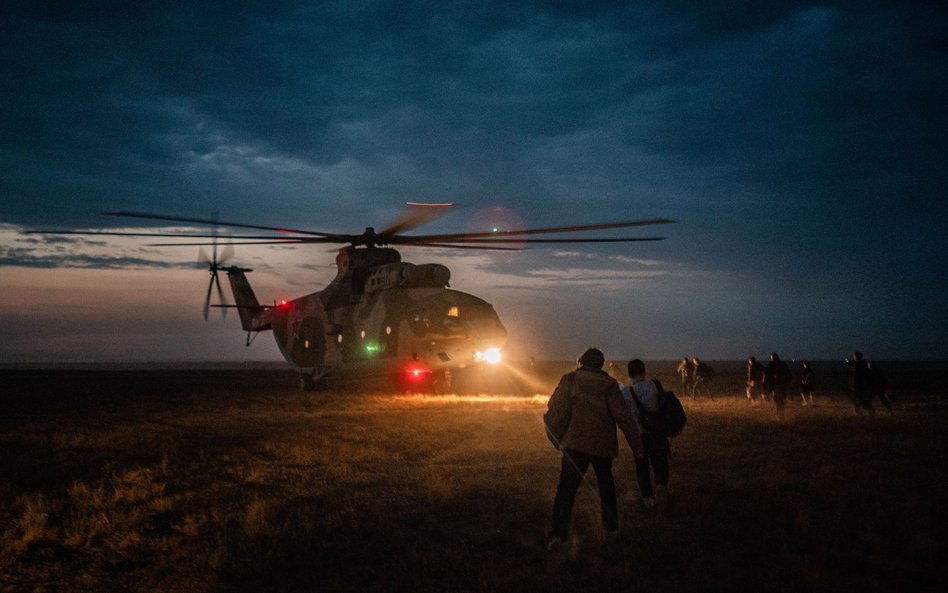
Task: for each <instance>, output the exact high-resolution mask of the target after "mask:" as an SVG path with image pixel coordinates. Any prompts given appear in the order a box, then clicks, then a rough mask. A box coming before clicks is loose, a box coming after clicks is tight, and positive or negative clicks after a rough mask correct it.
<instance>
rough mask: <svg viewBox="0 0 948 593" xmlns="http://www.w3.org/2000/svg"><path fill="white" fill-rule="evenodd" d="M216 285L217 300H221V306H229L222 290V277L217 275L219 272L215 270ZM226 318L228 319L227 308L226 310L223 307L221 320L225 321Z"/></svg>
mask: <svg viewBox="0 0 948 593" xmlns="http://www.w3.org/2000/svg"><path fill="white" fill-rule="evenodd" d="M214 285H215V286H216V287H217V298H218V299H219V300H220V304H221V305H226V304H227V299H226V298H224V290H223V289H222V288H221V278H220V276H219V275H218V274H217V270H214ZM226 317H227V308H226V307H222V308H221V318H222V319H223V318H226Z"/></svg>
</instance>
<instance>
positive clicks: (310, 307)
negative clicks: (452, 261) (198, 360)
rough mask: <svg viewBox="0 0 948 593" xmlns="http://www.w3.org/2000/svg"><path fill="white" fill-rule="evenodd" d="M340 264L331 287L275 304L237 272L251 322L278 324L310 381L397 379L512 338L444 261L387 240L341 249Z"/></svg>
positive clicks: (290, 356)
mask: <svg viewBox="0 0 948 593" xmlns="http://www.w3.org/2000/svg"><path fill="white" fill-rule="evenodd" d="M336 264H337V268H338V273H337V276H336V278H335V279H334V280H333V281H332V282H331V283H330V284H329V286H327V287H326V288H325V289H324V290H321V291H318V292H314V293H312V294H308V295H306V296H303V297H300V298H297V299H293V300H287V301H282V302H280V303H277V304H275V305H274V306H273V307H267V308H263V307H259V306H258V305H257V304H256V302H255V297H253V294H252V291H250V287H249V284H248V283H247V281H246V277H245V276H244V274H243V271H241V270H236V271H235V272H233V273H231V272H228V277H229V278H230V280H231V286H232V288H233V289H234V296H235V299H236V300H237V302H238V306H242V307H244V308H243V309H242V310H241V321H242V322H243V325H244V329H246V330H248V331H260V330H265V329H272V330H273V334H274V337H275V339H276V342H277V345H278V347H279V348H280V352H281V353H282V354H283V356H284V358H285V359H286V360H287V362H289V363H290V364H291V365H292V366H293V367H294V368H295V369H296V370H297V371H298V372H299V373H300V376H301V377H302V378H303V381H302V383H303V385H304V387H310V386H311V384H313V383H315V382H316V381H319V380H321V379H322V378H324V377H330V376H340V377H346V376H349V377H353V376H355V377H358V378H361V379H389V380H397V379H398V378H399V377H402V376H405V375H412V374H414V375H416V376H417V375H419V374H423V375H429V374H431V373H439V372H442V371H444V370H445V369H453V368H463V367H466V366H469V365H471V364H474V363H478V362H480V361H481V360H482V359H483V358H484V356H485V353H486V352H488V351H490V350H491V349H496V351H499V349H500V348H501V347H502V346H503V345H504V343H505V341H506V338H507V332H506V330H505V329H504V326H503V324H502V323H501V321H500V318H499V317H498V315H497V313H496V312H495V311H494V308H493V307H492V306H491V305H490V304H489V303H487V302H486V301H484V300H483V299H480V298H478V297H476V296H473V295H470V294H467V293H464V292H460V291H457V290H452V289H449V288H448V282H449V279H450V272H449V271H448V268H446V267H445V266H443V265H440V264H423V265H414V264H410V263H405V262H402V261H401V258H400V255H399V254H398V252H397V251H396V250H394V249H388V248H378V247H369V248H355V247H346V248H343V249H340V250H339V255H338V256H337V258H336ZM250 299H253V300H250Z"/></svg>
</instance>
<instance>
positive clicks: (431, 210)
mask: <svg viewBox="0 0 948 593" xmlns="http://www.w3.org/2000/svg"><path fill="white" fill-rule="evenodd" d="M407 205H409V206H412V207H414V208H416V209H415V210H413V211H411V212H409V213H408V214H406V215H405V216H403V217H402V218H400V219H398V220H397V221H396V222H393V223H392V224H390V225H389V226H387V227H386V228H385V229H383V230H381V231H379V232H378V233H376V235H382V236H387V235H397V234H398V233H401V232H404V231H407V230H410V229H413V228H415V227H416V226H419V225H422V224H424V223H426V222H428V221H429V220H432V219H435V218H437V217H439V216H441V215H443V214H445V213H446V212H447V211H448V210H450V209H451V208H453V207H454V204H451V203H443V204H428V203H423V202H407Z"/></svg>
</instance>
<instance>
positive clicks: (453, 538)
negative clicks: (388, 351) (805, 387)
mask: <svg viewBox="0 0 948 593" xmlns="http://www.w3.org/2000/svg"><path fill="white" fill-rule="evenodd" d="M719 372H720V371H719ZM199 377H201V375H199V374H194V375H188V376H181V377H171V376H165V375H161V374H155V375H154V376H152V377H150V379H151V380H150V381H149V382H147V384H141V385H137V386H135V387H134V388H128V387H127V386H126V387H124V388H123V387H120V386H118V384H121V385H124V384H125V383H126V381H125V379H124V378H123V379H122V380H121V381H115V380H114V377H113V376H112V375H108V374H103V376H101V377H99V378H95V377H85V378H80V379H78V380H77V379H76V378H75V377H71V379H72V381H71V382H70V381H68V380H69V379H70V377H69V376H68V374H67V375H65V376H63V377H62V378H64V379H66V380H67V381H66V382H63V383H61V384H60V383H57V385H58V387H57V386H45V387H44V386H43V385H40V387H39V388H40V390H41V391H42V390H53V389H58V390H59V393H57V394H52V395H48V397H47V398H46V399H43V398H38V399H36V400H35V401H36V405H35V406H34V407H33V408H30V407H29V406H23V405H17V406H14V407H10V406H9V405H8V410H7V411H10V413H9V414H5V415H4V416H3V418H5V420H3V421H0V447H2V451H3V457H2V458H0V502H2V507H0V521H2V523H0V527H2V540H0V590H2V591H11V592H12V591H38V592H39V591H222V590H233V591H536V590H544V591H545V590H571V591H603V590H620V589H621V590H635V589H640V590H649V591H683V590H684V591H688V590H694V591H698V590H701V591H706V590H764V589H766V590H777V591H798V590H803V589H809V590H839V589H843V588H845V589H858V590H861V591H893V590H932V591H935V590H944V589H945V586H946V585H948V582H946V580H948V579H946V575H945V573H944V568H943V566H942V564H943V555H942V554H943V550H944V549H945V544H946V539H948V537H946V535H945V534H946V533H948V524H946V523H948V522H946V519H945V518H944V514H943V513H942V512H940V506H941V504H942V500H941V499H942V497H943V495H944V492H945V489H946V488H945V487H946V485H948V480H946V478H948V463H946V461H948V459H946V457H948V449H946V444H948V443H946V440H948V437H946V436H945V434H946V433H945V428H946V419H948V410H946V409H945V407H944V406H942V404H941V402H940V400H938V399H934V398H930V397H928V398H926V397H921V396H917V397H915V398H914V399H913V400H912V401H911V402H908V403H904V404H903V407H902V408H901V409H899V410H898V413H897V414H896V416H894V417H887V416H878V417H876V418H872V419H870V418H866V417H856V416H854V415H853V414H852V412H851V411H850V409H849V407H848V405H847V404H846V403H845V401H844V400H842V399H841V398H839V397H838V395H835V394H831V396H830V397H824V398H823V400H822V401H821V402H820V405H819V406H818V407H816V408H815V409H805V408H802V407H798V406H791V408H790V409H789V410H788V420H787V421H786V422H783V423H777V422H775V421H773V419H772V418H771V416H772V411H771V410H770V409H769V408H766V407H751V406H748V405H747V404H746V402H745V401H743V400H742V399H741V398H739V397H736V394H735V393H733V392H732V393H731V394H730V396H727V395H726V396H725V397H721V398H719V400H718V401H716V402H715V403H710V402H703V401H702V402H698V403H693V402H690V401H687V402H686V406H687V408H688V410H689V414H690V422H689V426H688V428H687V430H686V433H685V434H684V435H682V437H680V438H679V439H677V440H676V442H675V446H674V449H675V457H674V460H673V464H674V465H673V472H674V473H673V492H672V496H671V498H670V500H669V501H668V502H667V504H665V505H664V506H663V507H661V508H660V509H659V510H658V511H656V512H652V513H643V512H641V511H640V509H639V507H638V497H637V490H636V486H635V483H634V473H633V471H632V461H631V458H630V456H629V454H628V453H627V452H625V451H623V452H622V453H621V455H620V458H619V460H617V462H616V471H615V473H616V477H617V481H618V486H619V489H620V504H621V506H622V509H623V511H622V516H621V522H622V535H621V537H620V539H619V541H617V542H613V543H610V544H606V543H604V542H602V541H600V534H599V529H598V502H597V497H596V494H595V486H594V479H593V478H592V476H590V483H591V484H592V486H591V487H589V488H583V489H582V490H581V492H580V496H579V498H578V500H577V505H576V511H575V513H574V532H575V542H576V556H575V558H569V557H562V556H550V555H549V554H548V553H547V552H546V550H545V548H544V535H545V532H546V530H547V528H548V521H549V513H550V506H551V501H552V496H553V489H554V487H555V481H556V478H557V472H558V457H557V454H556V452H555V451H553V449H552V448H551V447H550V446H549V443H548V442H547V441H546V439H545V437H544V436H543V432H542V428H541V423H540V422H541V421H540V417H541V415H542V413H543V411H544V409H545V400H544V398H542V397H539V398H535V397H511V396H489V395H482V396H442V397H423V396H396V397H392V396H374V395H353V394H346V393H338V392H336V393H329V394H300V393H296V392H294V391H293V390H292V388H290V387H285V388H284V387H276V388H274V387H273V386H272V385H269V386H268V385H266V384H262V383H261V382H260V381H258V382H257V383H254V382H253V381H248V380H247V376H239V375H238V376H235V375H226V376H215V377H214V379H213V381H210V380H208V379H206V377H205V378H204V379H200V380H198V378H199ZM270 379H271V381H270V382H271V383H274V382H275V383H277V384H280V381H282V380H285V379H286V377H285V376H283V375H279V374H276V375H273V376H271V377H270ZM16 380H18V379H17V378H16V377H14V383H15V381H16ZM19 380H22V377H21V378H19ZM203 381H208V382H207V383H204V382H203ZM7 383H8V384H9V383H10V381H7ZM290 383H291V381H285V383H284V384H286V385H289V384H290ZM725 384H726V381H722V383H721V385H725ZM77 385H78V386H77ZM70 386H71V387H70ZM97 386H99V387H97ZM187 386H190V389H185V388H184V387H187ZM44 393H46V391H44ZM123 394H124V395H123ZM20 397H25V396H24V395H23V394H21V395H20Z"/></svg>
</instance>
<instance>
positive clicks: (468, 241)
mask: <svg viewBox="0 0 948 593" xmlns="http://www.w3.org/2000/svg"><path fill="white" fill-rule="evenodd" d="M664 240H665V237H591V238H589V239H526V238H524V239H501V238H498V239H480V238H477V239H462V240H459V241H457V243H460V244H464V245H474V246H476V245H483V244H485V243H488V244H493V243H509V244H517V243H519V244H526V245H529V244H531V243H633V242H639V241H664ZM432 244H433V243H429V242H427V241H421V242H418V243H404V245H432Z"/></svg>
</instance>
